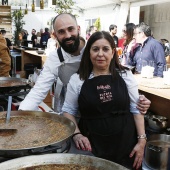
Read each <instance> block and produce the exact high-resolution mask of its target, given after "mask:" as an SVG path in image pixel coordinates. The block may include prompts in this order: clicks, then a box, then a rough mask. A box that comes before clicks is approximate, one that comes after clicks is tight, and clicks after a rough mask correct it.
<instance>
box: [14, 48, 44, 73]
mask: <svg viewBox="0 0 170 170" xmlns="http://www.w3.org/2000/svg"><path fill="white" fill-rule="evenodd" d="M14 50H15V51H18V52H21V71H24V65H25V64H27V63H38V64H40V66H41V68H42V67H43V65H44V62H45V60H46V58H47V56H46V55H45V54H42V55H41V54H38V53H37V52H36V50H25V49H24V48H19V47H14Z"/></svg>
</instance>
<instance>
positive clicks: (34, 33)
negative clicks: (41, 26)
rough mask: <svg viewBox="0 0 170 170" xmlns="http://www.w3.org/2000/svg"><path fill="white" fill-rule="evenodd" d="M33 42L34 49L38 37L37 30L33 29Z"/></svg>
mask: <svg viewBox="0 0 170 170" xmlns="http://www.w3.org/2000/svg"><path fill="white" fill-rule="evenodd" d="M31 40H32V45H33V47H36V46H37V36H36V30H35V29H32V37H31Z"/></svg>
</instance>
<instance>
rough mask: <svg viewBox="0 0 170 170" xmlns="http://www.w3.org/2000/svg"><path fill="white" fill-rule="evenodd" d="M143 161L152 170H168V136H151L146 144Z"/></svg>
mask: <svg viewBox="0 0 170 170" xmlns="http://www.w3.org/2000/svg"><path fill="white" fill-rule="evenodd" d="M144 161H145V163H146V165H147V166H148V167H150V168H151V169H154V170H170V135H165V134H156V135H151V136H150V140H149V141H148V142H147V144H146V150H145V158H144Z"/></svg>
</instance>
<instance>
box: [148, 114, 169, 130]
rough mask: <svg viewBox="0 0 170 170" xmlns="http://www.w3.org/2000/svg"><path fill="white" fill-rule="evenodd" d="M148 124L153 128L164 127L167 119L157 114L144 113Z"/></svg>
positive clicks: (159, 128)
mask: <svg viewBox="0 0 170 170" xmlns="http://www.w3.org/2000/svg"><path fill="white" fill-rule="evenodd" d="M145 118H146V120H147V121H148V125H149V127H150V128H151V129H153V130H162V129H165V128H166V127H167V125H168V119H167V118H166V117H164V116H159V115H151V114H150V115H145Z"/></svg>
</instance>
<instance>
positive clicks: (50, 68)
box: [19, 48, 84, 110]
mask: <svg viewBox="0 0 170 170" xmlns="http://www.w3.org/2000/svg"><path fill="white" fill-rule="evenodd" d="M61 51H62V54H63V57H64V63H75V62H80V61H81V58H82V54H83V51H84V48H83V49H82V50H81V51H80V55H78V56H73V55H71V54H69V53H66V52H65V51H64V50H63V49H62V48H61ZM61 64H62V63H61V62H60V60H59V57H58V53H57V50H54V51H51V53H50V55H49V57H48V58H47V60H46V62H45V64H44V66H43V70H42V71H41V73H40V75H39V77H38V79H37V81H36V84H35V85H34V87H33V88H32V89H31V91H30V92H29V93H28V94H27V96H26V97H25V99H24V100H23V101H22V102H21V104H20V106H19V110H38V106H39V104H40V103H41V102H42V101H43V100H44V98H45V97H46V96H47V93H48V91H49V89H50V88H51V86H52V85H53V83H54V81H55V79H56V78H57V77H58V67H59V66H60V65H61Z"/></svg>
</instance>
